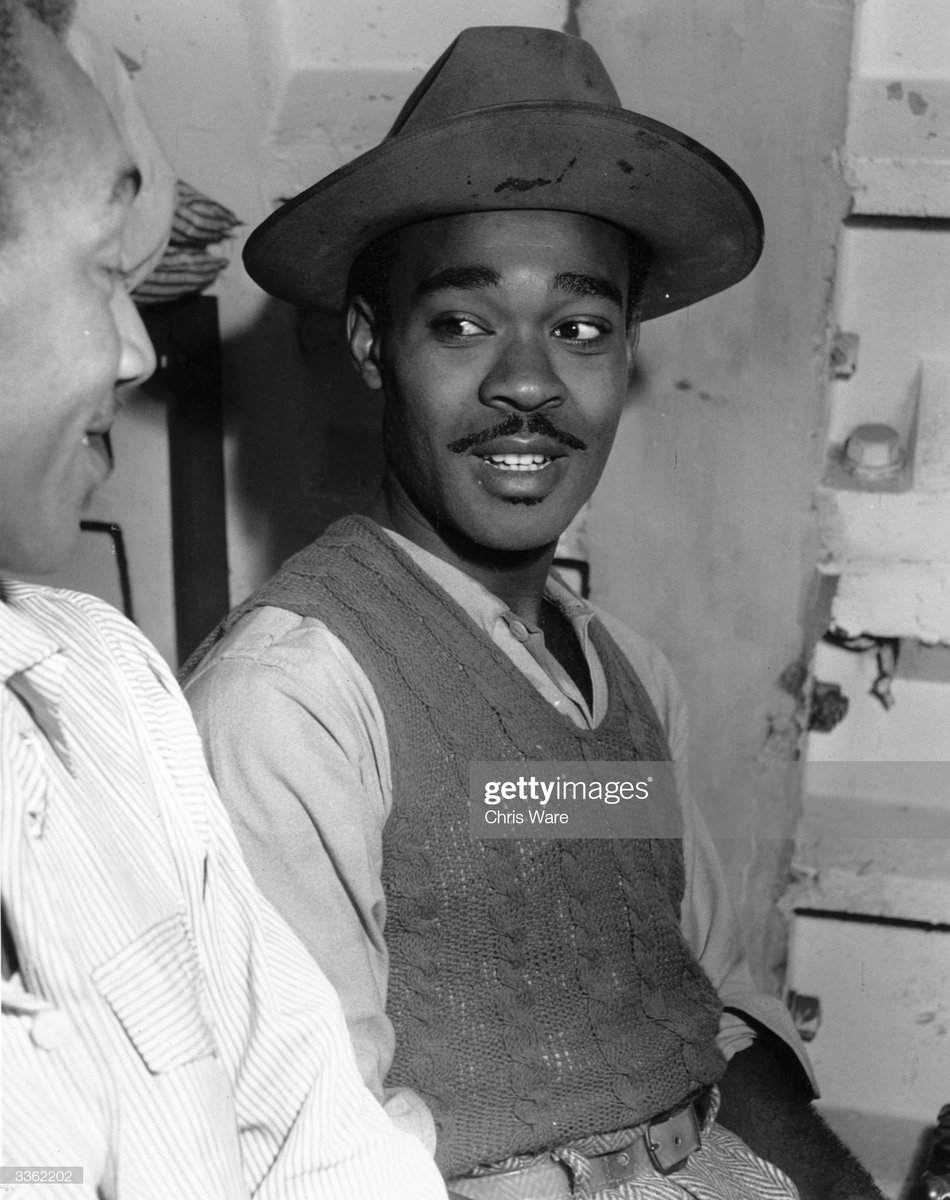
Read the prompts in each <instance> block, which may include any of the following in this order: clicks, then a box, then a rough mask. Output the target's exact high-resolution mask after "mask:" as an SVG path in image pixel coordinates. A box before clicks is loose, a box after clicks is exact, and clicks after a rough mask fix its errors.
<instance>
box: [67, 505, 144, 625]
mask: <svg viewBox="0 0 950 1200" xmlns="http://www.w3.org/2000/svg"><path fill="white" fill-rule="evenodd" d="M79 528H80V529H82V530H85V532H86V533H104V534H107V535H108V537H110V538H111V539H112V553H113V554H114V555H115V566H116V570H117V571H118V572H119V590H120V591H121V593H122V611H123V612H124V613H125V615H126V616H127V617H128V619H129V620H130V621H134V620H135V617H134V615H133V610H132V576H131V575H130V574H129V556H128V555H127V554H126V552H125V537H124V536H123V533H122V526H121V525H118V524H116V522H115V521H80V522H79Z"/></svg>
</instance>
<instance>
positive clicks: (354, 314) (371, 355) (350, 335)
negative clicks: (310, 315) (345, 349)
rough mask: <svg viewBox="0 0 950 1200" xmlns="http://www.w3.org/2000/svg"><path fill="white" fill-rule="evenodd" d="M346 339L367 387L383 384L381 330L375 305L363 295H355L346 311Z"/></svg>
mask: <svg viewBox="0 0 950 1200" xmlns="http://www.w3.org/2000/svg"><path fill="white" fill-rule="evenodd" d="M346 340H347V342H348V343H349V347H350V358H351V359H352V360H353V365H354V366H355V367H356V370H357V372H358V373H359V377H360V379H362V381H363V382H364V383H365V384H366V386H367V387H370V388H373V389H374V390H376V391H378V390H379V389H380V388H381V387H382V386H383V378H382V374H381V372H380V366H379V359H380V330H379V322H378V321H377V320H376V314H375V313H374V312H373V307H372V305H371V304H369V303H368V302H367V301H366V300H364V299H363V297H362V296H354V297H353V299H352V300H351V301H350V307H349V308H348V309H347V312H346Z"/></svg>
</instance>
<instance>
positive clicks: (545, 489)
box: [350, 211, 636, 553]
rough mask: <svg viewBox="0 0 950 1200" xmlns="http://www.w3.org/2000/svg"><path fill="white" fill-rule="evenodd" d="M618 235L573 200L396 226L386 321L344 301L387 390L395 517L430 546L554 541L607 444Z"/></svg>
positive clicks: (368, 363) (522, 546) (613, 415)
mask: <svg viewBox="0 0 950 1200" xmlns="http://www.w3.org/2000/svg"><path fill="white" fill-rule="evenodd" d="M628 285H629V257H628V249H627V239H626V237H625V236H624V234H623V233H621V232H620V231H619V230H618V229H615V228H614V227H613V226H611V225H607V224H605V223H604V222H602V221H598V220H595V219H593V218H591V217H584V216H579V215H577V214H574V213H559V212H544V211H529V212H488V213H469V214H464V215H461V216H455V217H447V218H442V219H438V220H434V221H427V222H425V223H423V224H419V225H414V226H410V227H408V228H406V229H404V230H403V231H401V233H400V234H399V237H398V242H397V250H396V259H395V263H394V265H393V270H392V278H391V321H389V322H388V323H387V325H386V326H385V327H384V328H382V329H380V328H379V327H378V324H377V323H375V322H374V320H373V318H372V310H371V309H369V308H368V306H366V305H363V304H360V303H358V302H357V303H355V304H354V307H353V308H352V309H351V314H350V324H351V330H352V337H351V345H352V348H353V352H354V356H355V357H356V359H357V361H358V363H359V364H360V366H361V372H362V375H363V378H364V379H365V380H366V381H367V382H368V383H369V384H370V386H373V387H381V388H382V390H383V392H384V395H385V402H386V411H385V419H384V436H385V450H386V463H387V479H386V492H387V497H388V501H389V512H390V517H391V519H392V521H393V524H394V526H395V527H396V528H397V529H398V530H399V532H402V533H404V534H405V535H406V536H408V537H410V538H411V539H412V540H414V541H417V542H419V543H420V544H422V545H425V546H427V547H428V548H429V549H433V550H434V551H435V552H436V553H438V552H439V550H440V545H441V544H442V542H443V539H446V538H447V539H449V540H455V539H457V538H458V536H459V535H461V536H462V538H464V539H467V541H469V542H472V543H475V545H477V546H479V547H485V548H490V549H495V550H514V551H522V550H533V549H538V548H540V547H543V546H547V545H550V544H551V543H553V542H555V541H556V540H557V538H558V537H559V536H560V534H561V533H562V532H563V530H564V529H565V527H566V526H567V525H568V523H569V522H570V520H571V519H572V518H573V516H574V515H575V513H576V512H577V511H578V509H579V508H580V507H581V505H582V504H583V503H584V502H585V501H586V500H587V499H588V497H589V496H590V494H591V492H592V491H593V489H594V487H595V485H596V483H597V481H598V479H599V478H600V474H601V471H602V470H603V467H604V463H605V461H606V459H607V455H608V454H609V452H610V447H611V444H612V443H613V439H614V434H615V432H616V428H617V422H618V420H619V417H620V412H621V408H622V405H623V401H624V397H625V395H626V390H627V382H628V378H629V371H630V367H631V363H632V356H633V350H634V346H635V342H636V331H635V330H633V331H628V330H627V329H626V325H625V320H624V314H625V306H626V301H627V290H628Z"/></svg>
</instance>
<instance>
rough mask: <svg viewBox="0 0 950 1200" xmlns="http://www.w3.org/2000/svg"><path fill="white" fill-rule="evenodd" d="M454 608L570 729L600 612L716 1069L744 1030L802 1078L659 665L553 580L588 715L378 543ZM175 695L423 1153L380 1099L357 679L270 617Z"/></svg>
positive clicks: (371, 715) (382, 982)
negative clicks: (674, 818) (670, 789)
mask: <svg viewBox="0 0 950 1200" xmlns="http://www.w3.org/2000/svg"><path fill="white" fill-rule="evenodd" d="M390 536H393V537H394V538H395V540H396V541H397V542H398V544H399V545H400V546H401V547H402V548H403V549H404V550H405V551H406V552H407V553H408V554H410V555H411V556H412V557H413V559H414V560H415V561H416V562H417V563H418V564H419V565H420V566H421V567H423V569H425V570H426V571H427V572H428V573H429V574H430V575H431V576H432V577H433V578H434V579H435V580H436V582H437V583H438V584H440V585H441V586H442V587H443V588H444V589H445V590H446V591H447V592H448V593H449V595H450V596H452V597H453V599H455V600H456V601H457V602H458V603H459V604H460V605H461V606H462V608H464V609H465V611H466V612H467V613H468V614H469V616H470V617H471V618H472V619H473V620H474V621H475V622H476V624H477V625H478V626H479V627H480V628H481V629H483V630H484V631H485V633H486V634H488V636H489V637H490V638H491V639H492V641H493V642H494V644H495V645H496V646H497V647H498V648H499V650H501V651H502V652H504V653H505V654H507V655H508V656H509V657H510V659H511V660H512V661H513V662H514V663H515V664H516V665H517V666H518V667H519V668H520V669H521V671H522V672H523V673H524V675H525V676H526V677H527V678H528V679H529V680H530V681H531V682H532V683H533V685H534V686H535V687H536V688H537V689H538V691H539V692H540V693H541V695H543V696H545V697H546V698H547V699H548V701H549V702H550V703H551V704H553V705H554V706H555V707H556V708H558V709H559V710H560V711H561V712H563V713H565V714H567V715H569V716H570V717H571V718H572V719H573V720H574V721H575V723H576V724H577V725H579V726H581V727H584V728H590V727H594V726H596V725H598V724H599V723H600V721H601V720H602V719H603V716H604V714H605V712H606V709H607V685H606V678H605V675H604V670H603V667H602V666H601V663H600V660H599V658H598V656H597V654H596V651H595V649H594V647H593V644H592V642H591V640H590V637H589V632H588V627H589V625H590V621H591V619H592V617H593V616H594V615H595V613H596V614H597V615H598V616H599V617H600V619H601V620H602V621H603V623H604V625H605V626H606V628H607V629H608V630H609V632H610V633H611V635H612V636H613V637H614V639H615V641H616V642H617V644H618V646H619V647H620V650H621V651H622V653H623V654H624V655H625V656H626V658H627V660H628V661H629V662H630V664H631V666H632V667H633V669H634V670H635V671H636V673H637V675H638V676H639V677H640V680H641V681H642V683H643V685H644V687H645V688H646V691H647V692H648V694H649V696H650V699H651V700H652V702H653V704H654V706H655V708H656V711H657V715H658V716H659V719H660V721H661V722H662V724H663V726H664V729H665V730H666V733H667V737H668V739H669V742H670V747H671V750H672V754H673V758H674V761H675V771H676V778H677V785H678V795H679V800H680V804H681V806H682V812H683V821H684V838H683V851H684V856H685V867H686V892H685V896H684V899H683V904H682V911H681V924H682V930H683V933H684V936H685V938H686V940H687V943H688V945H689V946H690V948H691V949H692V950H693V953H694V954H695V955H696V957H697V959H698V960H699V962H700V964H701V965H702V967H703V969H704V970H705V971H706V974H707V975H708V976H709V978H710V979H711V981H712V983H713V986H714V987H715V988H716V989H717V991H718V993H719V995H720V997H721V999H722V1001H723V1004H724V1005H725V1011H724V1013H723V1017H722V1021H721V1026H720V1033H719V1045H720V1048H721V1049H722V1050H723V1052H724V1054H725V1055H726V1056H727V1057H731V1056H732V1055H733V1054H735V1053H736V1052H737V1051H739V1050H742V1049H745V1048H746V1047H747V1046H749V1045H750V1044H751V1041H752V1038H753V1036H754V1034H753V1032H752V1029H751V1028H750V1026H749V1025H748V1024H747V1023H746V1022H745V1021H744V1020H743V1019H742V1018H743V1015H744V1016H747V1017H751V1018H753V1019H754V1020H755V1021H758V1022H760V1023H761V1024H763V1025H764V1026H766V1027H767V1028H769V1029H771V1030H773V1031H774V1032H775V1033H777V1034H778V1035H779V1036H780V1037H781V1038H783V1039H784V1040H785V1041H786V1042H787V1043H788V1044H789V1045H790V1046H791V1047H792V1049H793V1050H794V1051H795V1053H796V1054H797V1055H798V1056H799V1059H800V1061H801V1062H802V1065H803V1067H804V1068H805V1070H806V1072H808V1074H809V1078H811V1079H812V1082H814V1080H813V1076H812V1075H811V1067H810V1066H809V1064H808V1061H807V1057H806V1055H805V1052H804V1049H803V1047H802V1045H801V1042H800V1040H799V1038H798V1035H797V1033H796V1032H795V1029H794V1026H793V1024H792V1022H791V1019H790V1017H789V1015H788V1012H787V1010H786V1009H785V1007H784V1005H782V1004H781V1003H780V1002H779V1001H778V1000H776V999H775V998H774V997H772V996H768V995H765V994H763V993H761V992H759V991H757V990H756V988H755V986H754V984H753V982H752V978H751V974H750V972H749V968H748V964H747V962H746V959H745V954H744V950H743V947H742V940H741V936H740V933H739V929H738V925H737V922H736V919H735V916H734V912H733V909H732V907H731V903H730V900H729V897H728V893H727V889H726V884H725V881H724V879H723V875H722V870H721V867H720V865H719V861H718V856H717V854H716V851H715V848H714V846H713V843H712V840H711V838H710V836H709V834H708V832H707V830H706V826H705V824H704V822H703V821H702V818H701V817H700V815H699V813H698V811H697V809H696V807H695V805H694V803H693V801H692V798H691V796H690V792H689V788H688V784H687V773H688V768H687V762H686V740H687V730H686V713H685V707H684V703H683V699H682V696H681V693H680V691H679V689H678V687H677V685H676V682H675V680H674V678H673V674H672V671H671V670H670V667H669V664H668V663H667V661H666V659H665V658H664V657H663V655H662V654H660V652H659V651H658V650H656V649H655V648H654V647H652V646H651V645H650V644H649V643H647V642H646V641H644V640H643V639H642V638H640V637H639V636H638V635H637V634H635V633H633V631H632V630H630V629H628V628H627V627H626V626H625V625H623V624H622V623H621V622H619V621H617V620H615V619H614V618H612V617H610V616H608V615H607V614H606V613H602V612H600V611H599V610H597V609H595V608H594V606H592V605H590V604H588V603H587V602H585V601H583V600H580V599H578V598H577V597H576V596H575V595H574V594H573V593H571V592H570V591H569V590H568V589H567V588H566V587H564V586H563V584H561V583H560V582H559V581H558V580H557V578H556V577H555V576H552V577H551V578H550V579H549V581H548V586H547V595H548V596H549V597H550V598H551V599H552V600H553V601H554V603H556V604H557V605H559V607H560V608H561V610H562V611H563V612H564V614H565V616H566V617H567V618H568V620H569V621H570V622H571V624H572V626H573V628H574V630H575V632H576V634H577V637H578V640H579V642H580V645H581V648H582V650H583V653H584V656H585V658H586V661H587V666H588V669H589V671H590V675H591V682H592V686H593V695H592V703H591V705H590V706H588V705H587V703H586V702H585V700H584V698H583V696H582V695H581V693H580V692H579V691H578V689H577V687H576V686H575V684H574V682H573V681H572V680H571V678H570V676H569V675H568V674H567V672H566V671H565V670H564V668H563V667H562V666H561V664H560V663H558V662H557V660H556V659H555V658H554V657H553V656H552V655H551V654H550V652H549V651H548V650H547V649H546V648H545V646H544V635H543V633H542V632H541V631H540V630H539V629H537V628H535V627H532V626H529V624H528V623H527V622H525V621H524V620H523V619H522V618H520V617H518V616H517V615H516V614H514V613H512V612H511V611H509V610H508V608H507V606H506V605H505V604H504V602H503V601H502V600H500V599H499V598H498V597H497V596H495V595H493V594H492V593H491V592H489V591H488V590H487V589H486V588H484V587H483V586H481V585H480V584H478V583H476V582H475V581H474V580H472V579H471V578H470V577H469V576H468V575H466V574H464V573H463V572H462V571H460V570H458V569H457V568H455V567H453V566H451V565H449V564H447V563H445V562H443V561H442V560H441V559H439V558H437V557H435V556H434V555H431V554H429V553H427V552H426V551H424V550H422V549H420V548H419V547H417V546H415V545H414V544H412V543H411V542H408V541H407V540H406V539H404V538H400V537H398V536H397V535H392V534H391V535H390ZM185 691H186V695H187V696H188V699H189V702H190V703H191V705H192V708H193V710H194V713H195V717H196V721H197V724H198V728H199V730H200V731H201V734H202V737H203V738H204V742H205V750H206V753H207V755H208V760H209V764H210V766H211V770H212V774H213V775H214V776H215V779H216V780H217V783H218V787H219V788H220V790H221V794H222V798H223V799H224V801H225V804H226V805H227V807H228V809H229V811H230V813H231V816H232V819H233V821H234V823H235V827H236V829H237V832H238V838H239V839H240V841H241V844H242V847H243V849H244V853H245V856H246V857H247V860H248V863H249V864H250V867H251V870H252V871H253V872H254V874H255V875H256V877H257V879H258V881H259V883H260V885H261V887H262V889H263V890H264V892H265V894H266V895H268V896H269V897H270V899H271V900H272V901H273V902H274V904H275V905H276V907H277V908H278V909H279V910H280V911H281V912H282V913H283V914H284V916H285V917H286V918H287V920H288V921H289V922H290V924H291V925H292V926H293V927H294V928H295V929H296V930H297V932H298V933H299V934H300V937H301V939H302V940H303V942H304V944H305V945H306V946H307V947H308V948H309V949H310V951H311V952H312V953H313V955H314V956H315V957H316V959H317V960H318V961H319V962H320V963H321V964H322V965H323V966H324V968H325V969H326V971H327V973H328V975H329V976H330V978H331V979H332V981H333V983H334V986H335V987H336V988H337V990H338V992H339V993H340V997H341V999H342V1001H343V1007H344V1009H345V1011H346V1014H347V1021H348V1024H349V1026H350V1030H351V1033H352V1035H353V1040H354V1045H355V1047H356V1054H357V1060H358V1062H359V1064H360V1068H361V1070H362V1072H363V1078H364V1079H365V1080H366V1082H367V1083H368V1084H369V1086H370V1087H371V1088H372V1089H373V1091H374V1093H375V1094H376V1095H378V1096H379V1097H380V1098H381V1099H382V1100H383V1102H384V1103H385V1104H386V1107H387V1111H389V1113H390V1115H391V1116H392V1117H393V1119H394V1120H395V1121H397V1123H399V1124H400V1125H402V1126H403V1127H404V1128H406V1129H407V1130H410V1131H412V1132H414V1133H415V1134H416V1135H417V1136H419V1137H420V1138H422V1139H423V1141H425V1142H426V1144H427V1145H429V1146H430V1147H431V1146H434V1145H435V1128H434V1123H433V1120H432V1117H431V1114H430V1112H429V1110H428V1108H427V1107H426V1105H425V1104H424V1102H423V1101H422V1099H421V1098H420V1097H419V1096H417V1095H416V1094H415V1093H412V1092H408V1091H407V1090H405V1089H394V1090H389V1091H387V1090H386V1088H385V1086H384V1081H385V1079H386V1074H387V1072H388V1070H389V1067H390V1064H391V1062H392V1057H393V1047H394V1034H393V1029H392V1025H391V1023H390V1021H389V1019H388V1017H387V1016H386V1012H385V1006H386V985H387V971H388V958H387V953H386V942H385V917H386V899H385V896H384V893H383V888H382V883H381V863H382V832H383V826H384V824H385V822H386V818H387V816H388V814H389V811H390V808H391V806H392V783H391V773H390V753H389V742H388V739H387V734H386V722H385V718H384V715H383V712H382V710H381V708H380V705H379V702H378V700H377V698H376V695H375V693H374V690H373V687H372V685H371V683H370V682H369V679H368V678H367V676H366V674H365V672H364V671H363V670H362V668H361V667H360V666H359V664H358V663H357V662H356V660H355V659H354V657H353V655H352V654H351V653H350V652H349V650H348V649H347V648H346V646H344V645H343V643H342V642H341V641H340V639H339V638H337V637H336V636H335V635H334V634H333V633H332V632H330V630H329V629H328V628H327V627H326V625H325V624H324V623H323V622H322V621H319V620H316V619H314V618H312V617H300V616H297V615H296V614H293V613H290V612H286V611H284V610H282V609H277V608H266V607H265V608H260V609H256V610H255V611H254V612H252V613H251V614H249V615H248V616H246V617H245V618H244V619H243V620H241V621H240V622H239V623H238V624H237V625H236V626H235V627H234V628H233V629H232V630H231V631H230V633H229V635H228V636H227V637H226V638H225V639H224V640H223V641H222V642H220V643H219V644H218V646H217V647H216V648H215V649H214V651H213V652H212V654H211V655H210V657H209V658H207V659H206V660H205V662H204V663H203V664H202V665H201V667H200V668H199V669H198V670H197V671H196V672H195V674H194V675H193V676H192V678H191V679H190V680H189V681H188V683H187V684H186V688H185Z"/></svg>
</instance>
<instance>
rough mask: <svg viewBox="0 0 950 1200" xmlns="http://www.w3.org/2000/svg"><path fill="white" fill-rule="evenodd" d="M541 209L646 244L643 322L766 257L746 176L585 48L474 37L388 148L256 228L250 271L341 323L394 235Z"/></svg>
mask: <svg viewBox="0 0 950 1200" xmlns="http://www.w3.org/2000/svg"><path fill="white" fill-rule="evenodd" d="M530 208H539V209H560V210H562V211H569V212H580V213H582V214H585V215H588V216H592V217H596V218H599V219H601V220H605V221H608V222H610V223H611V224H614V225H617V226H619V227H620V228H623V229H626V230H628V231H629V232H630V233H632V234H634V235H635V236H637V237H638V238H640V239H641V240H642V241H643V242H645V243H646V244H647V246H648V247H649V248H650V252H651V268H650V273H649V275H648V278H647V282H646V285H645V288H644V294H643V299H642V303H641V310H642V318H643V319H644V320H647V319H650V318H651V317H655V316H660V315H662V314H663V313H665V312H671V311H674V310H675V309H677V308H682V307H684V306H685V305H688V304H692V303H695V302H697V301H698V300H701V299H703V298H704V297H706V296H709V295H712V294H714V293H715V292H718V291H721V290H723V289H724V288H726V287H730V286H732V284H734V283H736V282H738V281H739V280H740V279H742V278H743V277H744V276H745V275H747V274H748V272H749V271H750V270H751V269H752V267H753V266H754V265H755V262H756V261H757V259H758V257H759V254H760V252H761V246H762V219H761V214H760V213H759V209H758V206H757V205H756V202H755V200H754V198H753V196H752V194H751V192H749V190H748V188H747V187H746V186H745V184H744V183H743V182H742V180H741V179H740V178H739V177H738V175H736V174H735V172H733V171H732V170H731V168H729V167H728V166H727V165H726V164H725V163H724V162H722V160H721V159H719V158H718V157H717V156H716V155H715V154H713V153H712V152H711V151H709V150H708V149H706V148H705V147H704V146H702V145H700V144H699V143H698V142H695V141H693V139H691V138H689V137H687V136H686V135H685V134H682V133H680V132H678V131H677V130H675V129H672V128H670V127H669V126H667V125H664V124H662V123H661V122H659V121H655V120H653V119H652V118H650V117H645V116H642V115H641V114H638V113H634V112H630V111H629V110H626V109H624V108H623V107H622V106H621V101H620V98H619V96H618V95H617V92H616V89H615V88H614V85H613V83H612V82H611V79H610V77H609V75H608V74H607V71H606V69H605V68H604V66H603V64H602V63H601V61H600V59H599V58H598V56H597V54H596V52H595V51H594V49H593V48H592V47H591V46H590V45H589V44H588V43H587V42H585V41H583V40H582V39H580V38H576V37H573V36H572V35H570V34H565V33H561V32H558V31H555V30H549V29H538V28H533V27H521V26H479V27H475V28H472V29H467V30H465V31H464V32H463V33H461V34H459V36H458V37H457V38H456V39H455V40H454V41H453V42H452V43H451V44H450V45H449V47H448V48H447V49H446V50H445V52H444V53H443V54H442V55H441V56H440V57H439V58H438V59H437V60H436V62H435V63H434V64H433V65H432V66H431V67H430V68H429V70H428V71H427V72H426V74H425V75H424V77H423V79H422V80H421V81H420V82H419V84H418V85H417V86H416V87H415V89H414V90H413V91H412V93H411V94H410V96H409V97H408V99H407V100H406V102H405V104H404V105H403V107H402V109H401V111H400V113H399V116H398V117H397V119H396V121H395V123H394V125H393V127H392V129H391V130H390V131H389V133H388V134H387V135H386V137H385V138H384V139H383V141H382V142H381V143H380V144H379V145H378V146H376V147H374V148H373V149H372V150H369V151H367V152H366V153H364V154H362V155H360V156H359V157H358V158H356V159H354V160H353V161H352V162H350V163H348V164H346V165H345V166H343V167H341V168H339V169H338V170H337V171H334V172H333V173H332V174H330V175H329V176H327V177H326V178H324V179H322V180H319V181H318V182H317V183H315V184H314V185H313V186H312V187H310V188H308V189H306V190H305V191H304V192H302V193H301V194H300V195H298V196H296V197H294V198H293V199H291V200H288V201H287V202H286V203H284V204H283V205H282V206H281V207H280V208H279V209H277V210H276V211H275V212H274V213H272V214H271V215H270V216H269V217H268V218H267V219H266V220H265V221H264V222H263V223H262V224H261V225H260V226H258V228H257V229H256V230H255V231H254V232H253V233H252V235H251V237H250V238H249V240H248V243H247V246H246V248H245V254H244V258H245V264H246V266H247V269H248V272H249V274H250V275H251V277H252V278H253V279H255V280H256V281H257V282H258V283H259V284H260V285H261V286H262V287H263V288H264V289H265V290H266V291H269V292H270V293H271V294H273V295H275V296H278V297H280V298H282V299H286V300H289V301H291V302H294V303H297V304H301V305H305V306H308V307H315V308H323V309H328V310H338V309H340V308H342V306H343V303H344V299H345V292H346V281H347V276H348V274H349V269H350V267H351V266H352V263H353V261H354V259H355V258H356V257H357V255H358V254H359V253H360V251H361V250H363V249H364V248H365V247H366V246H367V245H368V244H369V243H370V242H371V241H373V240H375V239H376V238H378V237H380V236H382V235H383V234H385V233H388V232H389V231H391V230H392V229H396V228H399V227H401V226H403V225H408V224H414V223H416V222H418V221H425V220H430V219H433V218H435V217H439V216H448V215H455V214H458V213H465V212H480V211H489V210H492V209H530Z"/></svg>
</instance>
